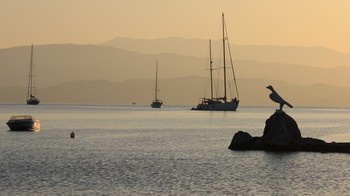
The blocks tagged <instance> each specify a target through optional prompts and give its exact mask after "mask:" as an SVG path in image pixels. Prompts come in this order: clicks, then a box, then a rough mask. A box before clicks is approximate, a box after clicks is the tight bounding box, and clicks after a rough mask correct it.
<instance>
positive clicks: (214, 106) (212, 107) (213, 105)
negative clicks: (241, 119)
mask: <svg viewBox="0 0 350 196" xmlns="http://www.w3.org/2000/svg"><path fill="white" fill-rule="evenodd" d="M238 104H239V101H238V100H232V101H229V102H217V101H213V102H210V101H209V102H208V101H206V102H202V103H200V104H198V105H197V107H195V108H192V110H204V111H236V110H237V107H238Z"/></svg>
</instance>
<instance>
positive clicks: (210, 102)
mask: <svg viewBox="0 0 350 196" xmlns="http://www.w3.org/2000/svg"><path fill="white" fill-rule="evenodd" d="M226 42H227V43H226ZM226 44H227V47H228V50H229V51H228V52H229V55H230V60H231V69H232V75H233V81H234V86H235V91H236V94H237V97H235V98H232V99H231V100H228V98H227V78H226V74H227V73H226V69H227V66H226V59H225V58H226V54H225V53H226ZM222 49H223V51H222V53H223V71H224V73H223V82H224V96H222V97H214V95H213V70H214V69H213V66H212V58H211V41H210V40H209V50H210V63H209V64H210V68H209V70H210V98H202V101H201V103H199V104H198V105H197V107H194V108H192V110H211V111H236V109H237V107H238V104H239V97H238V88H237V83H236V76H235V72H234V69H233V62H232V57H231V50H230V46H229V43H228V38H227V30H226V23H225V18H224V14H222Z"/></svg>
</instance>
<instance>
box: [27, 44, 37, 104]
mask: <svg viewBox="0 0 350 196" xmlns="http://www.w3.org/2000/svg"><path fill="white" fill-rule="evenodd" d="M34 88H35V87H34V80H33V44H32V48H31V54H30V67H29V81H28V91H27V104H28V105H38V104H39V102H40V100H39V99H38V98H37V97H35V96H34V94H33V89H34Z"/></svg>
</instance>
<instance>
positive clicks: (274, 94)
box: [266, 85, 293, 111]
mask: <svg viewBox="0 0 350 196" xmlns="http://www.w3.org/2000/svg"><path fill="white" fill-rule="evenodd" d="M266 88H268V89H270V90H271V91H272V93H271V94H270V99H271V100H272V101H274V102H276V103H279V104H280V111H282V108H283V106H284V104H286V105H287V106H289V107H290V108H293V106H292V105H290V104H289V103H288V102H287V101H285V100H284V99H283V98H282V97H281V96H280V95H279V94H278V93H277V92H276V91H275V89H273V87H272V86H271V85H269V86H267V87H266Z"/></svg>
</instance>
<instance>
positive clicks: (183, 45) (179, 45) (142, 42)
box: [101, 37, 350, 68]
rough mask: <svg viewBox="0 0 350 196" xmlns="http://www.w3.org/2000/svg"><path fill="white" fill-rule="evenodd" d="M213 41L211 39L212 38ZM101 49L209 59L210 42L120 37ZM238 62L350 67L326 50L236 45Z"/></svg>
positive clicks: (348, 57) (348, 59)
mask: <svg viewBox="0 0 350 196" xmlns="http://www.w3.org/2000/svg"><path fill="white" fill-rule="evenodd" d="M208 39H209V38H208ZM212 44H213V48H215V47H221V46H220V45H221V40H216V41H215V40H213V43H212ZM101 45H105V46H112V47H117V48H121V49H125V50H130V51H135V52H140V53H144V54H158V53H164V52H165V53H172V54H180V55H189V56H196V57H205V55H207V54H208V40H203V39H184V38H175V37H173V38H160V39H132V38H124V37H116V38H114V39H112V40H110V41H108V42H106V43H102V44H101ZM231 48H232V53H233V55H234V57H235V58H236V59H240V60H254V61H259V62H270V63H283V64H299V65H309V66H315V67H325V68H330V67H339V66H350V54H345V53H341V52H338V51H334V50H331V49H328V48H324V47H304V46H272V45H235V44H232V43H231Z"/></svg>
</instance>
